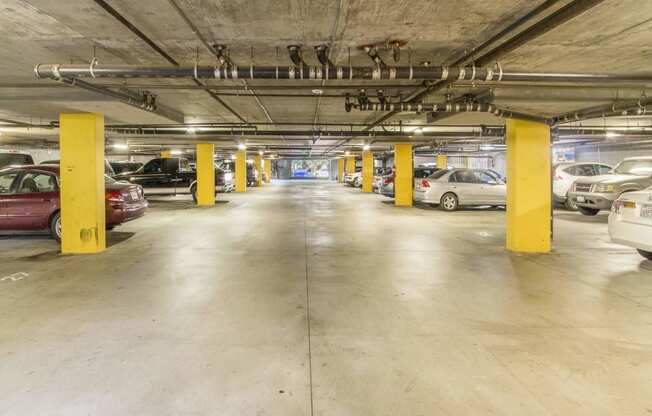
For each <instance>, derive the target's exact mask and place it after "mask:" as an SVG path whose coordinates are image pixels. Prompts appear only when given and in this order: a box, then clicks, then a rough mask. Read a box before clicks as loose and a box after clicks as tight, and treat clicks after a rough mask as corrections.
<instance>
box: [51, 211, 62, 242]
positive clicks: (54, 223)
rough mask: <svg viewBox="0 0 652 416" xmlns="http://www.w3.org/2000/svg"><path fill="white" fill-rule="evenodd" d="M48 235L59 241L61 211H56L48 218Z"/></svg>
mask: <svg viewBox="0 0 652 416" xmlns="http://www.w3.org/2000/svg"><path fill="white" fill-rule="evenodd" d="M50 235H51V236H52V238H54V239H55V240H57V241H58V242H59V243H60V242H61V213H60V212H57V213H56V214H54V215H53V216H52V218H50Z"/></svg>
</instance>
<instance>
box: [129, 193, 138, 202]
mask: <svg viewBox="0 0 652 416" xmlns="http://www.w3.org/2000/svg"><path fill="white" fill-rule="evenodd" d="M129 194H131V199H133V200H134V201H137V200H138V192H136V191H130V192H129Z"/></svg>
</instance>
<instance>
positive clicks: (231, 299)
mask: <svg viewBox="0 0 652 416" xmlns="http://www.w3.org/2000/svg"><path fill="white" fill-rule="evenodd" d="M222 198H223V199H228V201H229V202H228V203H220V204H218V205H217V206H216V207H214V208H207V209H201V208H195V207H193V206H192V204H191V203H190V202H189V201H187V200H185V199H183V198H176V199H173V200H168V201H165V202H154V203H153V204H152V205H153V206H152V208H151V209H150V211H149V213H148V215H147V216H146V217H145V218H143V219H141V220H139V221H136V222H133V223H131V224H127V225H125V226H123V227H121V228H120V229H119V230H118V231H116V232H113V233H111V237H110V238H111V243H112V244H113V245H112V246H111V247H110V248H109V249H108V250H107V251H106V252H105V253H103V254H100V255H94V256H73V257H70V256H66V257H62V256H59V255H57V253H56V248H57V247H56V245H55V244H54V243H53V242H52V241H51V240H48V239H47V238H45V237H39V236H31V237H24V236H19V237H16V236H4V237H0V279H3V280H0V316H2V319H0V414H2V415H89V414H92V415H127V414H129V415H209V414H210V415H284V416H290V415H310V414H311V413H312V414H314V415H338V416H341V415H388V416H389V415H392V416H394V415H455V416H458V415H484V414H499V415H507V414H511V415H591V416H595V415H644V414H650V413H652V326H651V324H652V263H650V262H646V261H642V260H641V258H640V257H638V255H637V254H635V253H634V252H633V250H631V249H628V248H625V247H621V246H617V245H613V244H611V243H609V241H608V236H607V233H606V215H600V216H598V217H594V218H588V217H582V216H580V215H578V214H575V213H567V212H563V211H561V212H557V213H556V216H555V217H556V222H555V233H556V243H555V252H554V253H553V254H549V255H517V254H510V253H507V252H505V251H504V249H503V244H504V212H503V211H487V210H468V211H463V212H457V213H444V212H440V211H438V210H435V209H432V208H423V207H422V208H395V207H393V206H392V205H391V204H388V203H387V202H388V200H387V199H385V198H384V197H381V196H378V195H362V194H360V192H359V191H358V190H355V189H351V188H345V187H343V186H341V185H338V184H334V183H325V182H283V183H277V184H274V185H271V186H266V187H265V188H261V189H254V190H253V191H252V192H249V193H247V194H244V195H242V194H239V195H238V194H230V195H228V196H222ZM7 276H11V277H7Z"/></svg>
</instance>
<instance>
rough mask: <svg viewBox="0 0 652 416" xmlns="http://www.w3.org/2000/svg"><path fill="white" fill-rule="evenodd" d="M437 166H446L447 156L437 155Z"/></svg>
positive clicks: (443, 167)
mask: <svg viewBox="0 0 652 416" xmlns="http://www.w3.org/2000/svg"><path fill="white" fill-rule="evenodd" d="M437 167H438V168H439V169H446V168H448V157H446V155H437Z"/></svg>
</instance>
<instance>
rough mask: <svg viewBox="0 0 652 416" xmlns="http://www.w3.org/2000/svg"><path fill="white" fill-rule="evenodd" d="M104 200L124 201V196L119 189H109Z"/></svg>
mask: <svg viewBox="0 0 652 416" xmlns="http://www.w3.org/2000/svg"><path fill="white" fill-rule="evenodd" d="M106 200H107V201H111V202H124V200H125V198H124V196H122V192H120V191H109V192H107V193H106Z"/></svg>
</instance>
